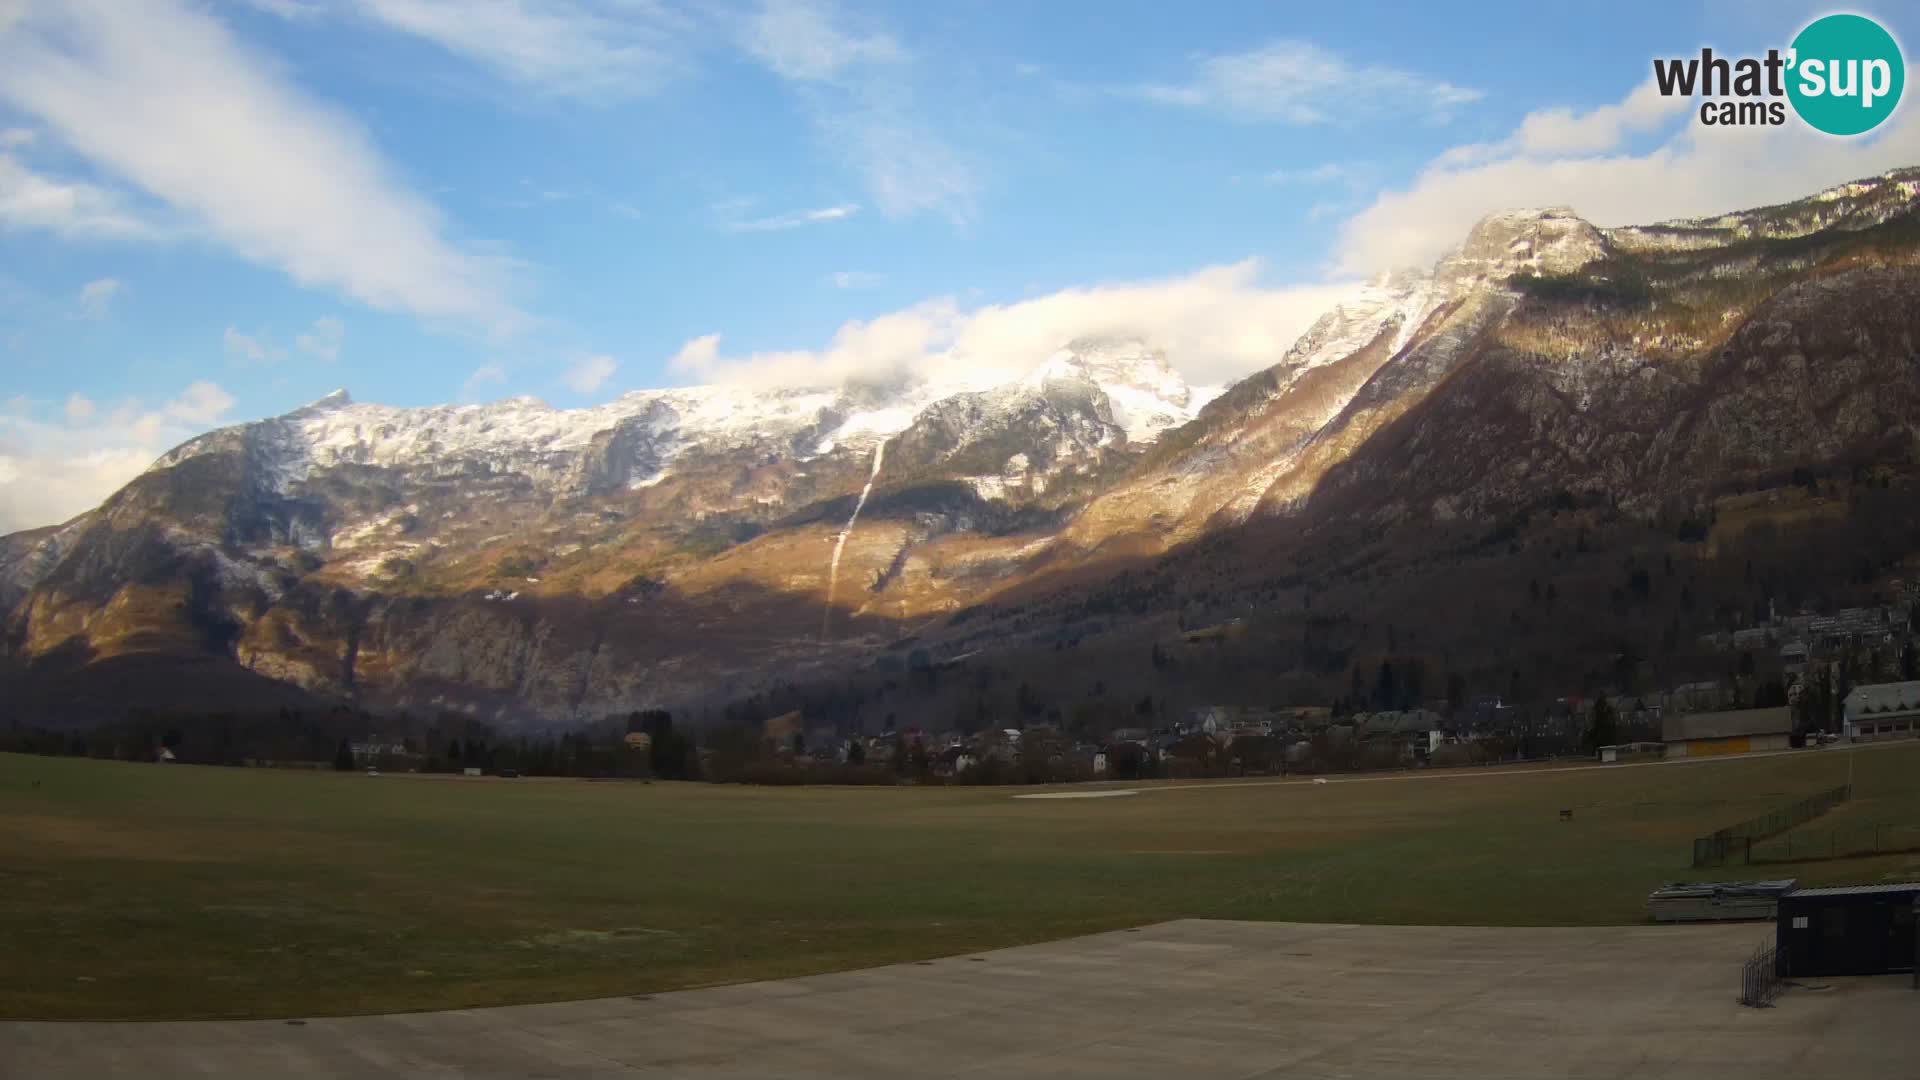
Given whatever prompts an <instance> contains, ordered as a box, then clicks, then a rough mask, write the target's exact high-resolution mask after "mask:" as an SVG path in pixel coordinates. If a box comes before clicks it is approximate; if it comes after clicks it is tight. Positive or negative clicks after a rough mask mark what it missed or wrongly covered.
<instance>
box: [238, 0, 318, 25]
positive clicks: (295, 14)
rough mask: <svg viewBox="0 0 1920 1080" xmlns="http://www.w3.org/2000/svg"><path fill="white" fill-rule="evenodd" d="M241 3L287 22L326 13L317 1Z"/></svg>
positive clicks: (272, 0)
mask: <svg viewBox="0 0 1920 1080" xmlns="http://www.w3.org/2000/svg"><path fill="white" fill-rule="evenodd" d="M240 2H241V3H243V4H245V5H246V6H248V7H250V8H252V9H254V10H255V11H260V12H264V13H266V14H268V15H274V16H278V17H279V18H282V19H288V20H295V21H297V20H302V19H317V18H319V17H320V16H322V15H325V14H326V13H327V9H326V7H325V6H323V5H322V4H321V3H320V2H319V0H240Z"/></svg>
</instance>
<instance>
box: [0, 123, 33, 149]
mask: <svg viewBox="0 0 1920 1080" xmlns="http://www.w3.org/2000/svg"><path fill="white" fill-rule="evenodd" d="M33 140H34V134H33V132H32V131H31V130H30V129H28V128H0V150H15V149H18V148H20V147H22V146H30V145H32V144H33Z"/></svg>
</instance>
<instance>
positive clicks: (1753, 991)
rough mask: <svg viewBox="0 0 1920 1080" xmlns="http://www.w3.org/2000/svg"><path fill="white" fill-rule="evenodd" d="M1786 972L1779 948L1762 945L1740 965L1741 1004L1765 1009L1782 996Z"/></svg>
mask: <svg viewBox="0 0 1920 1080" xmlns="http://www.w3.org/2000/svg"><path fill="white" fill-rule="evenodd" d="M1785 975H1786V973H1785V972H1783V971H1781V970H1780V957H1779V953H1778V950H1776V949H1775V948H1774V946H1772V945H1770V944H1769V945H1762V946H1760V947H1759V948H1758V949H1755V950H1754V953H1753V955H1752V956H1750V957H1748V958H1747V962H1746V963H1744V964H1742V965H1741V966H1740V1004H1742V1005H1748V1006H1751V1007H1753V1008H1756V1009H1764V1008H1767V1007H1769V1006H1771V1005H1772V1004H1773V1000H1774V999H1775V998H1777V997H1779V996H1780V987H1781V985H1782V984H1784V983H1785V981H1786V978H1785Z"/></svg>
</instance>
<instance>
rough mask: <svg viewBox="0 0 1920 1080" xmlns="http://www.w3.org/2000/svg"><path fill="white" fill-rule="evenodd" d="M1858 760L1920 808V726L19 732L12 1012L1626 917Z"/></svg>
mask: <svg viewBox="0 0 1920 1080" xmlns="http://www.w3.org/2000/svg"><path fill="white" fill-rule="evenodd" d="M1849 758H1851V759H1852V763H1851V764H1852V774H1853V781H1854V784H1855V786H1856V791H1857V792H1858V794H1859V796H1860V797H1861V798H1863V799H1865V798H1875V799H1878V800H1879V801H1878V802H1877V803H1876V804H1875V805H1876V806H1880V807H1882V808H1888V807H1892V808H1898V807H1905V808H1909V809H1916V810H1920V803H1916V802H1915V801H1914V800H1912V799H1910V798H1907V797H1905V795H1904V793H1906V792H1909V791H1910V790H1911V789H1912V788H1913V786H1914V784H1913V779H1912V778H1913V777H1914V776H1915V770H1916V767H1917V766H1920V744H1915V745H1898V746H1888V747H1879V748H1873V749H1868V750H1861V751H1853V752H1848V751H1832V750H1809V751H1799V752H1794V753H1791V754H1784V755H1777V756H1761V757H1754V758H1750V759H1728V760H1719V761H1712V762H1702V763H1697V764H1674V765H1653V766H1639V767H1624V766H1610V767H1605V768H1582V769H1564V768H1563V769H1557V770H1545V771H1537V772H1518V771H1515V770H1505V771H1501V770H1494V771H1487V772H1466V771H1441V772H1432V773H1427V772H1422V773H1411V774H1405V775H1395V776H1386V777H1381V778H1356V779H1353V780H1344V781H1334V782H1332V783H1328V784H1312V783H1302V782H1292V781H1290V782H1286V783H1275V782H1259V783H1243V784H1242V783H1201V784H1189V785H1180V784H1167V785H1144V786H1141V787H1140V788H1139V790H1140V794H1138V795H1135V796H1131V797H1125V798H1102V799H1068V800H1022V799H1015V798H1012V797H1011V796H1012V795H1013V794H1015V793H1016V792H1017V791H1018V790H1019V789H1012V790H1010V789H1007V788H920V787H906V788H897V789H896V788H814V787H808V788H754V787H735V786H713V785H693V784H665V783H660V784H650V785H642V784H634V783H590V782H581V781H558V780H556V781H531V780H500V779H492V778H487V779H465V778H437V777H412V776H394V775H389V776H381V777H373V776H366V775H361V774H334V773H295V772H283V771H276V770H264V769H222V768H204V767H185V766H158V765H139V764H127V763H117V762H103V761H87V760H78V759H61V758H37V757H24V756H19V755H0V956H4V957H6V963H4V964H0V1015H4V1016H6V1017H13V1018H24V1017H44V1018H53V1017H59V1018H105V1017H122V1018H132V1017H155V1018H158V1017H182V1018H183V1017H274V1016H300V1015H318V1014H340V1013H366V1012H384V1011H401V1010H414V1009H431V1008H446V1007H457V1006H477V1005H493V1004H505V1003H516V1002H531V1001H542V1000H556V999H564V998H577V997H590V996H600V995H616V994H641V993H648V992H652V991H659V990H667V989H675V988H684V987H692V986H700V985H708V984H713V983H720V982H731V981H740V980H747V979H758V978H771V977H782V976H791V975H798V974H804V973H810V972H819V971H825V970H832V969H843V968H851V967H860V966H867V965H874V964H882V963H890V962H899V961H905V960H912V959H923V958H929V957H934V956H940V955H946V954H953V953H957V952H968V951H974V950H980V949H987V948H994V947H1001V946H1007V945H1013V944H1018V943H1025V942H1032V941H1038V940H1044V939H1049V938H1058V937H1064V936H1069V935H1074V934H1080V933H1087V932H1094V931H1101V930H1110V929H1115V928H1119V927H1123V926H1132V925H1140V924H1145V923H1151V922H1156V921H1159V920H1163V919H1170V918H1178V917H1189V916H1193V917H1217V918H1233V919H1276V920H1297V921H1309V922H1360V923H1406V924H1419V923H1453V924H1482V925H1571V924H1611V923H1621V924H1624V923H1632V922H1637V921H1641V920H1642V919H1644V917H1645V915H1644V907H1643V904H1644V900H1645V897H1646V894H1647V892H1648V891H1649V890H1650V889H1652V888H1654V887H1656V886H1658V885H1660V884H1662V883H1665V882H1670V881H1676V880H1689V879H1698V878H1701V877H1716V876H1717V877H1723V878H1726V877H1740V876H1747V875H1750V874H1754V872H1755V871H1759V870H1761V869H1762V868H1758V867H1756V868H1751V869H1749V868H1747V867H1740V866H1732V867H1726V868H1722V869H1716V870H1708V871H1695V870H1690V869H1689V868H1688V866H1687V863H1688V855H1689V851H1690V841H1691V839H1692V838H1693V837H1694V836H1696V835H1700V834H1703V833H1707V832H1710V831H1712V830H1714V829H1716V828H1719V827H1721V826H1723V825H1727V824H1731V823H1733V822H1735V821H1738V820H1740V819H1743V818H1746V817H1750V816H1753V815H1754V814H1757V813H1761V812H1764V811H1765V810H1766V809H1767V808H1768V807H1770V806H1772V805H1775V804H1777V803H1778V804H1784V803H1786V802H1790V801H1793V800H1794V799H1797V798H1800V797H1802V796H1804V795H1807V794H1810V793H1812V792H1814V791H1817V790H1820V789H1823V788H1827V787H1832V786H1834V785H1836V784H1839V783H1844V782H1845V781H1846V779H1847V777H1848V774H1849ZM1079 790H1083V791H1084V790H1089V789H1087V788H1084V787H1082V788H1080V789H1079ZM1563 809H1566V810H1571V811H1572V820H1571V821H1562V820H1561V816H1560V811H1561V810H1563ZM1882 816H1884V815H1882ZM1789 875H1796V876H1799V877H1800V878H1801V879H1802V881H1803V883H1807V884H1827V883H1838V882H1852V881H1879V880H1885V879H1888V878H1894V879H1898V878H1900V877H1904V876H1920V856H1913V855H1883V856H1875V857H1870V858H1864V859H1848V860H1826V861H1819V862H1811V863H1807V864H1805V865H1803V866H1780V865H1770V866H1767V867H1765V868H1764V873H1761V874H1757V875H1755V876H1769V877H1777V876H1789ZM1756 932H1758V931H1756Z"/></svg>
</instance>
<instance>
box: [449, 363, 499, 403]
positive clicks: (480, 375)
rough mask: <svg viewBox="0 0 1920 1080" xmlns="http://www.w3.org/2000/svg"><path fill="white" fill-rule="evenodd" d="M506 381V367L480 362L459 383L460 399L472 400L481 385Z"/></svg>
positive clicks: (491, 384) (477, 394)
mask: <svg viewBox="0 0 1920 1080" xmlns="http://www.w3.org/2000/svg"><path fill="white" fill-rule="evenodd" d="M506 381H507V369H506V368H504V367H502V366H500V365H499V364H482V365H480V366H479V367H477V368H475V369H474V371H473V374H471V375H469V376H467V379H466V381H465V382H463V383H461V384H460V400H462V401H472V400H474V399H475V398H476V397H478V396H479V392H480V388H481V387H483V386H498V385H500V384H501V383H504V382H506Z"/></svg>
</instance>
